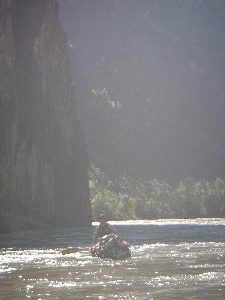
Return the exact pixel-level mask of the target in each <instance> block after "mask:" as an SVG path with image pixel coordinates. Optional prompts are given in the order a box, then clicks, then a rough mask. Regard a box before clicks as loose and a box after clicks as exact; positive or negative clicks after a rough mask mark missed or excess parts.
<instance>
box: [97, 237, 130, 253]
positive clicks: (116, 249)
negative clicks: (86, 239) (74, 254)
mask: <svg viewBox="0 0 225 300" xmlns="http://www.w3.org/2000/svg"><path fill="white" fill-rule="evenodd" d="M91 254H92V256H93V257H100V258H112V259H123V258H128V257H130V256H131V252H130V249H129V244H128V243H127V242H125V241H123V240H122V239H120V238H119V237H118V236H116V235H114V234H110V235H106V236H103V237H102V238H100V239H99V242H98V243H97V244H96V245H95V246H92V247H91Z"/></svg>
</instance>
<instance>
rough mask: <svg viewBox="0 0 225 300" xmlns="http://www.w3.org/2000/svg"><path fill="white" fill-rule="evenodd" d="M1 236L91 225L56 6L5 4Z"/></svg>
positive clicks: (0, 84)
mask: <svg viewBox="0 0 225 300" xmlns="http://www.w3.org/2000/svg"><path fill="white" fill-rule="evenodd" d="M0 126H1V131H0V139H1V142H0V204H1V207H0V231H1V232H4V231H6V229H7V228H8V229H9V230H15V229H27V228H38V227H49V226H50V227H53V226H54V227H58V226H59V227H60V226H76V225H84V224H86V225H89V224H91V207H90V198H89V187H88V172H87V168H88V157H87V152H86V145H85V140H84V137H83V134H82V131H81V128H80V126H79V123H78V119H77V116H76V108H75V100H74V97H73V88H72V84H71V75H70V65H69V60H68V56H67V38H66V36H65V33H64V31H63V29H62V27H61V25H60V23H59V21H58V2H57V1H56V0H29V1H27V0H1V2H0Z"/></svg>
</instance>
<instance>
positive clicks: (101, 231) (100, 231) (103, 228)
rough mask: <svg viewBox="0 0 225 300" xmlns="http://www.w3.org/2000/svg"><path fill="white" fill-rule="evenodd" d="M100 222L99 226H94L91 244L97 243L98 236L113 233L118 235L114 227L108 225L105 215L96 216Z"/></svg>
mask: <svg viewBox="0 0 225 300" xmlns="http://www.w3.org/2000/svg"><path fill="white" fill-rule="evenodd" d="M98 221H99V222H100V224H99V226H98V227H96V229H95V232H94V235H93V245H96V244H97V241H98V238H100V237H103V236H105V235H109V234H112V233H114V234H115V235H118V233H117V231H116V229H115V228H114V227H113V226H112V225H110V224H109V223H108V222H107V221H108V220H107V217H106V216H105V215H104V214H101V215H100V216H99V218H98Z"/></svg>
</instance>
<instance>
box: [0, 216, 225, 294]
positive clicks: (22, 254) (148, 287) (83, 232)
mask: <svg viewBox="0 0 225 300" xmlns="http://www.w3.org/2000/svg"><path fill="white" fill-rule="evenodd" d="M111 223H113V224H114V225H115V226H116V228H117V230H118V232H119V233H120V237H122V238H123V239H125V240H126V241H128V242H129V243H130V244H131V251H132V256H131V258H129V259H125V260H111V259H99V258H96V257H94V258H93V257H91V255H90V252H89V248H90V245H91V240H92V234H93V231H94V228H95V226H96V225H97V224H96V223H94V224H93V226H92V227H91V228H79V229H64V230H49V231H45V232H37V231H35V232H31V231H26V232H20V233H13V234H10V235H0V254H1V255H0V262H1V266H0V299H4V300H5V299H10V300H13V299H54V300H55V299H62V300H64V299H107V300H108V299H146V300H149V299H154V300H155V299H203V300H204V299H214V300H217V299H225V219H194V220H158V221H147V222H145V221H139V222H134V221H126V222H111ZM67 247H80V251H78V252H76V253H71V254H67V255H62V254H61V251H62V249H65V248H67Z"/></svg>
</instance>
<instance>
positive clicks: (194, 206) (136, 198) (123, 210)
mask: <svg viewBox="0 0 225 300" xmlns="http://www.w3.org/2000/svg"><path fill="white" fill-rule="evenodd" d="M90 191H91V204H92V214H93V219H96V218H97V216H98V215H99V214H100V213H102V212H104V213H106V214H107V215H108V216H109V218H110V219H114V220H121V219H130V218H135V219H158V218H201V217H225V182H224V181H222V180H221V179H219V178H217V179H215V180H214V181H213V182H208V181H206V180H204V179H201V180H196V181H195V180H194V179H193V178H186V179H185V180H183V181H182V180H181V181H179V182H177V183H176V184H174V185H171V184H169V183H168V182H165V181H159V180H158V179H153V180H151V181H149V182H147V181H146V180H143V179H139V180H134V179H132V178H130V177H126V176H123V177H119V178H118V179H117V180H115V181H111V180H110V179H109V178H107V177H106V175H105V174H104V173H103V172H101V171H100V169H97V168H95V167H94V166H92V167H91V170H90Z"/></svg>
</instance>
